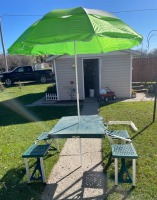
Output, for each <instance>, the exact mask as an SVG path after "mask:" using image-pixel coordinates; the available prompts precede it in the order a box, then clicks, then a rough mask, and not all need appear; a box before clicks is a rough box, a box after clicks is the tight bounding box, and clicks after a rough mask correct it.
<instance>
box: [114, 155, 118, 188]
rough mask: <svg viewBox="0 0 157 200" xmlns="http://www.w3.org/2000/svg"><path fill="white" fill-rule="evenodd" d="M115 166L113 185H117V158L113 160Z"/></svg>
mask: <svg viewBox="0 0 157 200" xmlns="http://www.w3.org/2000/svg"><path fill="white" fill-rule="evenodd" d="M114 165H115V185H118V158H115V159H114Z"/></svg>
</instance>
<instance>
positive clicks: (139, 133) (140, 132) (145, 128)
mask: <svg viewBox="0 0 157 200" xmlns="http://www.w3.org/2000/svg"><path fill="white" fill-rule="evenodd" d="M152 124H153V122H151V123H149V124H148V125H147V126H145V127H144V128H143V129H142V130H141V131H139V132H138V133H137V134H136V135H134V136H133V137H132V138H131V140H133V139H135V138H136V137H137V136H139V135H141V134H142V133H143V132H144V131H145V130H147V128H149V127H150V126H151V125H152Z"/></svg>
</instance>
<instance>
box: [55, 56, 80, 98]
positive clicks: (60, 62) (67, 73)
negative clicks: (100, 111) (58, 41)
mask: <svg viewBox="0 0 157 200" xmlns="http://www.w3.org/2000/svg"><path fill="white" fill-rule="evenodd" d="M77 62H78V83H79V84H78V85H79V95H80V99H83V97H84V96H83V77H82V67H81V66H82V59H81V58H78V60H77ZM56 73H57V83H58V91H59V100H61V101H62V100H75V99H76V92H74V93H73V95H74V96H73V98H71V96H70V92H69V89H68V88H74V89H75V90H76V76H75V67H74V58H66V59H62V58H60V59H56ZM71 82H73V84H71Z"/></svg>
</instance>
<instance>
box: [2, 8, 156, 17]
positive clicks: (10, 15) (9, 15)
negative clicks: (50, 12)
mask: <svg viewBox="0 0 157 200" xmlns="http://www.w3.org/2000/svg"><path fill="white" fill-rule="evenodd" d="M146 11H157V8H146V9H137V10H121V11H109V12H111V13H127V12H146ZM0 16H1V17H32V16H33V17H38V16H40V17H42V16H43V15H41V14H34V15H32V14H1V15H0Z"/></svg>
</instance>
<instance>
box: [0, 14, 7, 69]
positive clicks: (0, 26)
mask: <svg viewBox="0 0 157 200" xmlns="http://www.w3.org/2000/svg"><path fill="white" fill-rule="evenodd" d="M0 36H1V43H2V48H3V56H4V61H5V71H6V72H8V63H7V58H6V54H5V47H4V40H3V33H2V23H1V17H0Z"/></svg>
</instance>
